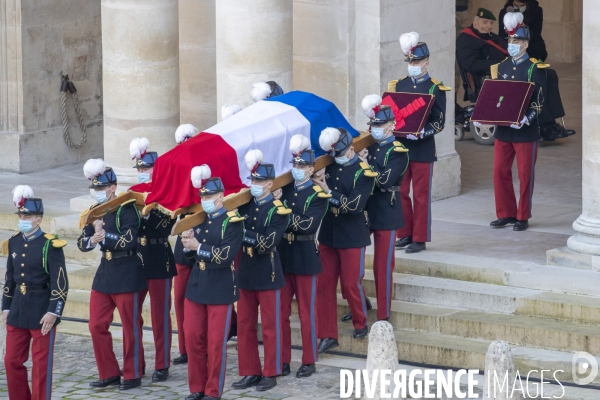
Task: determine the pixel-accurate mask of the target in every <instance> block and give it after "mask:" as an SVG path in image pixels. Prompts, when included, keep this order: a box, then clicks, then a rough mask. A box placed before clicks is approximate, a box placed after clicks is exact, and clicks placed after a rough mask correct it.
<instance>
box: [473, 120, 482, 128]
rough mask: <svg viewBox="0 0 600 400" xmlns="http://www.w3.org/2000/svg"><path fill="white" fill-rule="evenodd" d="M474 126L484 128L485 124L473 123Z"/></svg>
mask: <svg viewBox="0 0 600 400" xmlns="http://www.w3.org/2000/svg"><path fill="white" fill-rule="evenodd" d="M473 126H476V127H478V128H481V127H482V126H483V124H482V123H481V122H477V121H473Z"/></svg>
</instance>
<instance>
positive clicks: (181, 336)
mask: <svg viewBox="0 0 600 400" xmlns="http://www.w3.org/2000/svg"><path fill="white" fill-rule="evenodd" d="M197 133H198V129H196V127H194V125H192V124H182V125H179V127H178V128H177V130H176V131H175V141H176V142H177V144H178V145H180V144H182V143H185V141H186V140H188V139H190V138H192V137H194V136H195V135H196V134H197ZM173 254H174V256H175V266H176V268H177V276H175V277H174V278H173V305H174V306H175V319H176V320H177V343H178V347H179V355H178V356H177V357H175V358H174V359H173V364H175V365H179V364H187V362H188V359H187V350H186V348H185V331H184V329H183V321H184V320H185V311H184V301H185V291H186V289H187V283H188V279H189V278H190V273H191V272H192V267H193V266H194V261H195V260H194V258H193V257H192V258H190V259H188V258H186V257H185V255H184V253H183V245H182V244H181V237H180V236H179V235H177V240H176V242H175V249H174V250H173Z"/></svg>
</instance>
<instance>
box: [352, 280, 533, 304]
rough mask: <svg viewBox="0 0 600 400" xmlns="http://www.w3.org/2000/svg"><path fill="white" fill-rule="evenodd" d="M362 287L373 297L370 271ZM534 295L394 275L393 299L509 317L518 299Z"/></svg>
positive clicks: (474, 283) (498, 286)
mask: <svg viewBox="0 0 600 400" xmlns="http://www.w3.org/2000/svg"><path fill="white" fill-rule="evenodd" d="M363 286H364V288H365V291H366V293H367V296H369V297H374V296H375V281H374V278H373V272H372V271H366V272H365V279H364V280H363ZM537 293H539V291H536V290H531V289H523V288H515V287H509V286H500V285H490V284H484V283H477V282H468V281H456V280H452V279H444V278H434V277H429V276H415V275H407V274H397V273H396V274H394V296H393V298H394V299H396V300H401V301H409V302H413V303H425V304H435V305H441V306H446V307H457V308H468V309H476V310H485V311H489V312H501V313H507V314H511V313H514V312H515V310H516V308H517V299H518V298H521V297H527V296H532V295H534V294H537Z"/></svg>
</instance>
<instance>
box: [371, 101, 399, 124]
mask: <svg viewBox="0 0 600 400" xmlns="http://www.w3.org/2000/svg"><path fill="white" fill-rule="evenodd" d="M395 119H396V117H394V112H393V111H392V107H390V106H388V105H383V106H381V107H379V111H377V113H376V114H375V118H373V119H372V120H370V121H369V122H367V125H383V124H385V123H387V122H390V121H393V120H395Z"/></svg>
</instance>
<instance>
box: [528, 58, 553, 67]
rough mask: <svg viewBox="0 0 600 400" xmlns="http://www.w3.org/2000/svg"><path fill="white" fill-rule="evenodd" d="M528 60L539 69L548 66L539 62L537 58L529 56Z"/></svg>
mask: <svg viewBox="0 0 600 400" xmlns="http://www.w3.org/2000/svg"><path fill="white" fill-rule="evenodd" d="M529 61H531V62H532V63H534V64H535V66H536V67H538V68H540V69H545V68H550V64H544V63H543V62H541V61H540V60H538V59H537V58H533V57H531V58H530V59H529Z"/></svg>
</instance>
